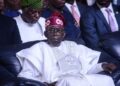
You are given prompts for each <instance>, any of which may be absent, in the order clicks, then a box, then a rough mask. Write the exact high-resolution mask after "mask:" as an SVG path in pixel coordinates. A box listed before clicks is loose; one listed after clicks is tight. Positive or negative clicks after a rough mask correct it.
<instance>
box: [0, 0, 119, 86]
mask: <svg viewBox="0 0 120 86" xmlns="http://www.w3.org/2000/svg"><path fill="white" fill-rule="evenodd" d="M113 2H115V1H112V0H0V27H1V29H0V48H1V47H2V48H5V47H9V46H13V45H17V44H23V43H27V42H31V41H40V42H39V43H37V44H35V45H33V46H31V47H30V48H27V49H24V50H21V51H19V52H18V53H16V56H17V58H18V59H19V61H20V63H21V65H22V70H21V72H20V73H19V74H18V77H23V78H27V79H32V80H36V81H40V82H43V83H44V84H46V85H48V86H115V83H114V80H113V79H112V77H110V76H108V75H102V74H100V72H102V71H107V72H109V73H110V74H111V73H112V72H113V71H114V70H116V69H119V68H120V63H117V62H116V63H115V62H114V61H113V62H112V61H111V62H110V63H109V62H107V61H100V59H101V58H108V59H109V58H110V57H111V56H110V55H108V54H107V53H106V52H105V51H103V50H102V49H101V47H100V46H99V44H100V39H101V37H102V36H103V35H104V34H107V33H114V32H117V31H119V30H120V7H119V5H118V4H116V5H115V3H114V4H113ZM101 82H102V83H101Z"/></svg>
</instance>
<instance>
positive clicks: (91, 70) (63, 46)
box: [17, 13, 116, 86]
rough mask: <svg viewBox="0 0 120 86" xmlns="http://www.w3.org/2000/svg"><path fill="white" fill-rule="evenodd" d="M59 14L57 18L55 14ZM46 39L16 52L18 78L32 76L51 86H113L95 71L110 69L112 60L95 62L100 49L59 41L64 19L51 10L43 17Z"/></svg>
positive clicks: (29, 77) (104, 76) (112, 68)
mask: <svg viewBox="0 0 120 86" xmlns="http://www.w3.org/2000/svg"><path fill="white" fill-rule="evenodd" d="M58 16H59V17H58ZM45 36H46V37H47V41H44V42H40V43H37V44H35V45H33V46H32V47H30V48H28V49H24V50H22V51H20V52H18V53H17V57H18V59H19V60H20V62H21V65H22V66H23V69H22V71H21V72H20V73H19V75H18V77H24V78H28V79H33V80H36V81H40V82H45V83H47V85H48V86H51V85H52V84H53V83H54V84H55V86H115V85H114V82H113V80H112V78H111V77H110V76H106V75H101V74H97V73H98V72H100V71H103V70H105V71H112V70H114V69H115V68H116V67H115V65H114V64H112V63H99V64H98V60H99V57H100V55H101V53H100V52H98V51H94V50H91V49H89V48H87V47H85V46H84V45H78V44H76V43H75V42H72V41H63V39H64V36H65V32H64V22H63V18H62V17H60V14H58V13H54V14H53V15H52V16H51V17H50V18H48V19H47V20H46V31H45Z"/></svg>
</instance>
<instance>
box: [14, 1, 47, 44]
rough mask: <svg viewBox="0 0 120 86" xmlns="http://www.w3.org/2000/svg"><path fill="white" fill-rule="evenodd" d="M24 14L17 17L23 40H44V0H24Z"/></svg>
mask: <svg viewBox="0 0 120 86" xmlns="http://www.w3.org/2000/svg"><path fill="white" fill-rule="evenodd" d="M21 2H22V12H23V13H22V14H21V15H20V16H18V17H16V18H15V20H16V22H17V25H18V28H19V32H20V36H21V39H22V42H23V43H25V42H30V41H37V40H44V39H46V37H45V36H44V28H45V19H44V18H42V17H40V14H41V10H42V7H43V1H42V0H22V1H21Z"/></svg>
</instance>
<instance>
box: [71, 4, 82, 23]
mask: <svg viewBox="0 0 120 86" xmlns="http://www.w3.org/2000/svg"><path fill="white" fill-rule="evenodd" d="M71 10H72V15H73V17H74V19H75V20H76V22H77V24H78V25H80V16H79V15H78V13H77V12H76V11H75V5H72V6H71Z"/></svg>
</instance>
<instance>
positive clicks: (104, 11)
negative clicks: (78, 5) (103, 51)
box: [81, 0, 120, 50]
mask: <svg viewBox="0 0 120 86" xmlns="http://www.w3.org/2000/svg"><path fill="white" fill-rule="evenodd" d="M86 14H87V15H86V17H84V19H83V21H82V22H81V23H83V24H81V25H83V27H82V35H83V38H84V40H85V42H86V44H87V46H88V47H90V48H93V49H96V50H100V47H99V42H100V38H101V37H102V36H103V35H105V34H107V33H111V32H116V31H119V30H120V12H119V8H118V7H117V6H114V5H113V4H112V2H111V0H96V3H95V5H93V6H92V8H91V9H89V11H88V12H87V13H86Z"/></svg>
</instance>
